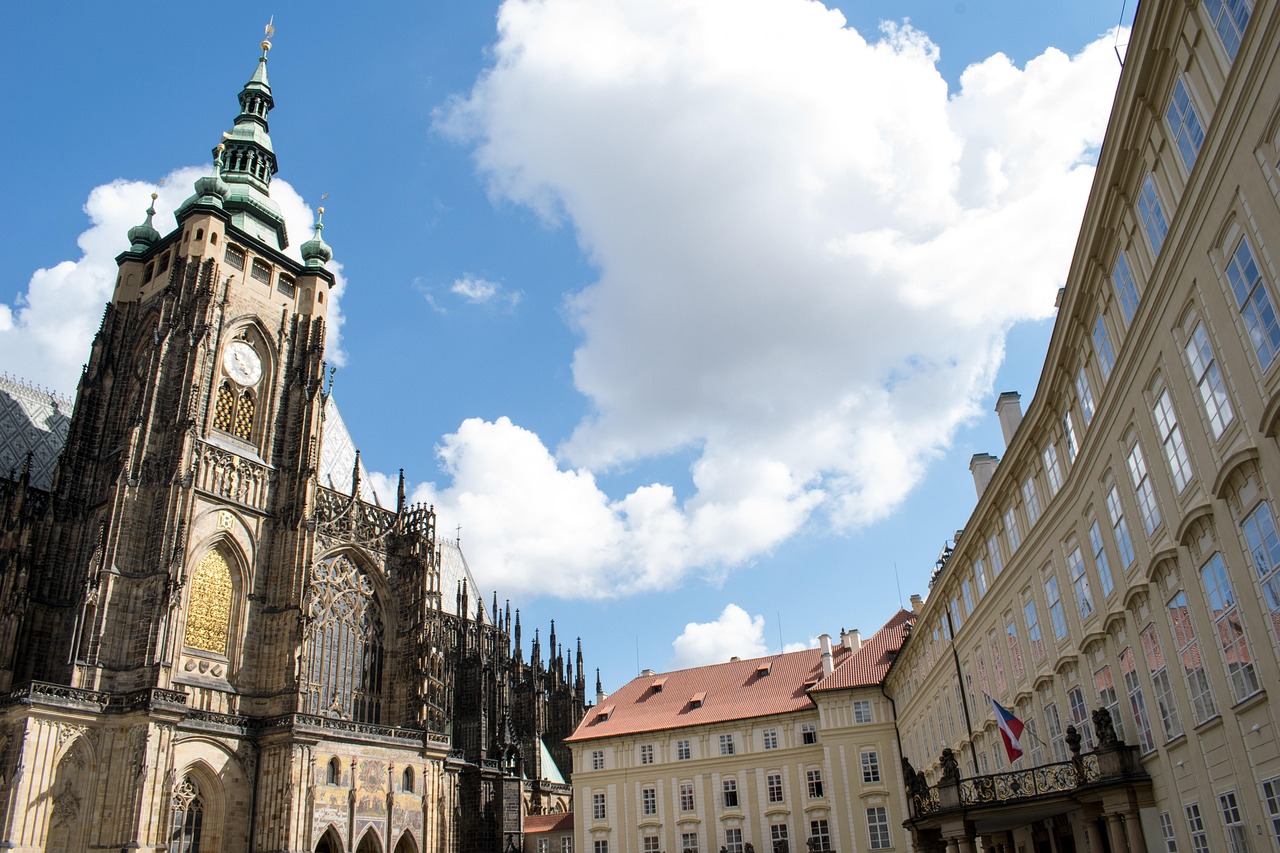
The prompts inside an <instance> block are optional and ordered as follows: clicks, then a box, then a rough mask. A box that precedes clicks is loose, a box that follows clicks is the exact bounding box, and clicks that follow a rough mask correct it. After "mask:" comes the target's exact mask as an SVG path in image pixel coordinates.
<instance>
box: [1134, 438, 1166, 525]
mask: <svg viewBox="0 0 1280 853" xmlns="http://www.w3.org/2000/svg"><path fill="white" fill-rule="evenodd" d="M1127 460H1128V464H1129V480H1130V482H1132V483H1133V493H1134V494H1135V495H1136V496H1137V498H1138V509H1139V510H1140V511H1141V512H1142V524H1143V526H1144V527H1146V529H1147V535H1148V536H1150V535H1151V534H1152V532H1154V531H1155V529H1156V527H1158V526H1159V525H1160V507H1158V506H1156V491H1155V488H1154V487H1153V486H1152V485H1151V477H1150V475H1149V474H1148V473H1147V460H1146V459H1145V458H1144V457H1143V455H1142V445H1140V444H1138V442H1137V440H1136V439H1135V440H1134V442H1133V443H1132V444H1131V445H1129V455H1128V457H1127Z"/></svg>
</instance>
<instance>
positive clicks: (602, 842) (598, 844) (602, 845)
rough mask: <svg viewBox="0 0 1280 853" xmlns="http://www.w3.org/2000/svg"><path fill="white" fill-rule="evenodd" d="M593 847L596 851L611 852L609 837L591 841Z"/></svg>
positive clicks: (597, 852)
mask: <svg viewBox="0 0 1280 853" xmlns="http://www.w3.org/2000/svg"><path fill="white" fill-rule="evenodd" d="M591 849H592V850H594V851H595V853H609V839H607V838H597V839H596V840H595V841H593V842H592V843H591Z"/></svg>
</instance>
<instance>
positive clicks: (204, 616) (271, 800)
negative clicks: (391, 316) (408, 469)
mask: <svg viewBox="0 0 1280 853" xmlns="http://www.w3.org/2000/svg"><path fill="white" fill-rule="evenodd" d="M267 49H269V44H265V43H264V50H263V56H262V59H261V60H260V62H259V64H258V67H257V69H256V71H255V72H254V74H253V76H252V78H251V79H250V81H249V82H248V83H247V84H246V85H245V86H244V88H243V90H242V91H241V93H240V98H239V100H240V108H241V109H240V113H239V115H238V116H237V117H236V120H235V125H234V127H233V129H232V131H231V132H230V133H229V134H226V135H225V137H224V143H223V144H222V145H220V146H219V147H218V149H217V151H216V152H215V153H216V158H217V162H216V165H215V168H214V170H213V174H212V175H210V176H209V177H205V178H201V179H200V180H199V181H197V182H196V192H195V194H194V195H193V196H192V197H191V198H190V199H188V200H187V201H186V202H185V203H184V204H183V205H182V207H181V208H180V209H179V210H178V211H177V216H176V218H177V227H176V228H175V229H174V230H173V231H172V232H171V233H169V234H167V235H164V236H161V235H160V233H159V232H158V231H157V230H156V229H155V228H154V226H153V225H152V216H153V213H154V211H148V215H147V219H146V222H145V223H144V224H143V225H140V226H137V227H135V228H133V229H131V230H130V232H129V240H130V242H131V245H130V248H129V249H128V250H127V251H125V252H123V253H122V254H121V255H120V256H119V258H118V263H119V275H118V278H117V281H116V286H115V291H114V294H113V296H112V299H111V302H110V304H109V305H108V306H107V308H106V311H105V313H104V316H103V320H102V325H101V328H100V329H99V331H98V334H97V336H96V337H95V339H94V342H93V348H92V351H91V353H90V355H89V359H88V363H87V365H86V367H85V370H84V373H83V376H82V378H81V381H80V385H79V389H78V393H77V398H76V402H75V407H74V412H73V414H72V415H71V420H70V424H69V426H68V425H66V424H65V419H64V420H62V421H58V422H57V426H58V427H59V428H60V429H62V430H64V431H65V446H64V448H63V450H62V452H61V456H60V457H59V459H58V463H57V465H56V466H55V467H54V470H53V473H52V477H51V478H50V479H49V482H47V483H45V482H42V481H41V482H33V479H32V477H33V463H32V461H31V460H32V459H33V458H35V457H34V456H29V457H28V461H27V464H26V466H25V468H23V469H22V470H21V471H20V472H15V477H14V478H12V479H7V480H4V481H0V515H2V516H3V521H4V524H3V526H2V527H0V596H2V597H3V600H4V602H5V604H4V606H3V608H0V690H4V691H6V692H5V693H4V694H3V695H0V845H3V846H5V847H6V848H10V849H17V850H29V851H35V850H50V851H62V850H67V851H78V850H86V849H148V850H173V851H184V853H185V851H188V850H196V849H200V850H228V851H233V850H255V851H264V853H266V851H328V853H337V851H348V850H358V851H384V850H385V851H391V850H394V851H397V853H408V851H423V853H426V851H435V853H469V851H499V850H503V849H506V848H507V847H510V846H511V845H513V844H514V845H515V847H516V848H517V849H518V848H519V846H520V837H519V836H520V830H521V824H522V820H523V816H524V815H525V814H526V813H540V812H543V811H557V810H559V811H564V810H565V809H566V808H567V807H568V789H567V786H566V785H565V784H564V782H563V778H562V776H561V773H560V771H561V770H563V772H564V774H566V775H567V774H568V773H569V772H570V769H571V768H570V763H569V762H570V757H569V753H568V748H567V747H566V746H565V744H564V739H565V738H566V737H567V736H568V735H569V734H570V733H571V732H572V731H573V729H574V727H575V726H576V724H577V722H578V720H579V719H580V718H581V716H582V714H583V710H584V703H585V685H584V681H583V672H582V650H581V645H580V644H579V647H578V649H577V659H576V661H575V662H574V663H566V661H565V656H564V653H563V651H562V649H561V647H560V646H559V645H558V644H557V641H556V638H555V628H554V624H553V626H552V629H551V635H550V649H549V653H548V655H547V663H545V664H544V662H543V653H542V649H541V644H540V642H539V641H538V640H537V639H535V641H534V643H533V646H532V654H531V659H530V661H529V662H527V663H526V662H525V661H524V659H523V653H522V651H521V640H520V624H519V614H518V612H517V614H516V616H515V619H514V620H513V619H512V613H511V609H510V605H507V606H506V607H505V608H504V609H502V610H500V609H499V606H498V602H497V597H496V595H495V597H494V600H493V602H492V605H491V606H489V607H486V606H485V604H484V603H483V602H482V601H481V600H479V599H477V598H475V597H474V582H473V581H472V580H471V579H470V577H469V572H468V570H467V569H466V566H465V561H464V560H463V559H462V555H461V550H460V548H459V547H458V544H457V543H455V542H445V541H441V540H438V539H437V537H436V516H435V512H434V510H433V509H432V508H431V507H428V506H413V505H409V504H408V503H407V502H406V500H405V496H404V488H403V478H402V481H401V489H400V494H399V495H398V498H397V501H396V504H395V507H394V508H384V507H381V506H378V505H377V504H376V503H374V502H373V501H371V500H369V499H367V497H365V496H366V495H368V490H367V489H366V488H363V487H362V483H361V476H362V468H361V466H360V463H359V457H358V455H356V456H355V459H354V463H353V464H352V465H351V467H350V468H349V469H348V470H347V472H346V474H345V476H341V475H340V480H341V481H342V482H341V485H336V484H335V481H334V477H333V472H332V471H331V470H328V469H330V468H331V467H332V456H333V453H332V452H330V453H329V455H328V457H326V442H328V445H329V447H330V448H333V447H340V446H342V445H344V444H349V439H348V438H347V437H346V435H345V429H344V428H343V427H342V425H341V420H340V418H339V417H338V416H337V414H336V409H335V408H334V405H333V400H332V399H331V396H330V389H329V388H328V387H327V386H326V375H325V373H326V366H325V362H324V336H325V322H326V311H327V309H328V300H329V295H330V291H331V288H332V287H333V284H334V278H333V275H332V274H331V273H330V272H329V271H328V270H327V269H326V268H325V264H326V263H327V262H328V261H329V259H330V258H331V256H332V253H331V251H330V249H329V247H328V246H327V245H326V244H325V243H324V241H323V240H322V239H321V236H320V226H317V229H316V234H315V236H314V238H313V239H311V240H309V241H307V242H306V243H304V244H303V245H302V247H301V254H302V257H303V263H302V264H299V263H298V262H297V261H295V260H293V259H292V258H290V257H289V256H287V255H286V254H285V253H284V251H283V250H284V249H285V248H286V246H287V245H288V242H287V241H288V237H287V234H286V233H285V225H284V220H283V217H282V216H281V215H280V213H279V210H278V208H277V207H276V205H275V203H274V202H273V201H272V200H271V198H270V192H269V189H270V181H271V177H272V175H273V174H274V172H275V170H276V160H275V154H274V151H273V150H272V147H271V140H270V137H269V136H268V133H267V130H268V125H267V117H268V114H269V112H270V109H271V107H272V105H273V100H272V94H271V88H270V85H269V83H268V81H267V75H266V50H267ZM321 212H323V211H321ZM10 396H11V397H12V395H10ZM20 410H21V407H15V406H9V407H8V408H6V409H5V411H6V412H8V411H20ZM59 438H60V437H59ZM23 440H24V441H28V439H26V438H24V439H23ZM28 443H30V442H29V441H28ZM10 444H13V442H7V443H5V446H9V445H10ZM42 461H43V460H41V459H36V460H35V462H36V463H40V462H42ZM36 467H37V469H38V468H39V465H38V464H37V466H36ZM575 663H576V667H575V665H574V664H575ZM556 764H558V765H559V767H556V766H553V765H556Z"/></svg>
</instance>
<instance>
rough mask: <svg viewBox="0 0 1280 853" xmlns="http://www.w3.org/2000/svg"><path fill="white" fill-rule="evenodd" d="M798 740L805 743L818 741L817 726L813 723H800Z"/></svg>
mask: <svg viewBox="0 0 1280 853" xmlns="http://www.w3.org/2000/svg"><path fill="white" fill-rule="evenodd" d="M800 742H801V743H803V744H805V745H810V744H815V743H817V742H818V727H817V725H815V724H814V723H801V724H800Z"/></svg>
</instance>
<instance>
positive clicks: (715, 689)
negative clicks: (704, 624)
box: [568, 610, 915, 741]
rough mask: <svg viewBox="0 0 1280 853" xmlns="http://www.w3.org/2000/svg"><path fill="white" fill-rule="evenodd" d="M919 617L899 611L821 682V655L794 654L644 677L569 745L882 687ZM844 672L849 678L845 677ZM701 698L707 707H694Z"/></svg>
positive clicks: (807, 704) (594, 715) (590, 715)
mask: <svg viewBox="0 0 1280 853" xmlns="http://www.w3.org/2000/svg"><path fill="white" fill-rule="evenodd" d="M914 619H915V616H914V615H913V614H912V613H910V612H908V611H906V610H900V611H898V613H897V614H896V615H895V616H894V617H893V619H891V620H889V623H888V624H887V625H885V626H884V627H883V628H881V629H880V630H879V631H877V632H876V634H875V636H873V637H872V638H871V639H870V640H868V641H866V642H865V643H863V646H862V649H861V650H860V651H859V652H858V653H857V654H853V653H851V652H850V651H849V650H848V649H847V648H846V647H844V646H843V645H841V646H834V647H832V654H833V663H834V665H835V671H834V672H833V673H832V674H831V675H830V676H828V677H827V678H826V679H823V677H822V652H821V651H820V650H819V649H805V650H803V651H799V652H790V653H788V654H780V655H772V656H770V657H764V658H753V659H750V660H736V661H729V662H728V663H718V664H712V665H710V666H699V667H694V668H692V669H682V670H677V671H675V672H669V673H665V674H663V675H661V676H653V675H642V676H640V677H638V678H634V679H632V680H631V681H629V682H628V683H627V684H625V685H623V686H622V687H621V688H619V689H618V690H617V691H616V692H615V693H613V694H611V695H610V696H609V698H608V699H607V700H606V701H605V702H604V703H602V704H601V706H600V707H599V708H596V709H592V710H590V711H588V712H587V715H586V716H585V717H584V718H583V719H582V722H581V723H580V724H579V725H578V729H577V731H575V732H574V733H573V735H572V736H571V737H569V738H568V740H570V741H585V740H594V739H596V738H604V737H614V736H617V735H625V734H636V733H639V732H650V731H660V730H663V729H677V728H683V727H685V726H699V725H706V724H708V723H720V722H727V721H729V720H742V719H748V718H751V717H764V716H770V715H773V714H786V713H790V712H792V711H800V710H804V709H805V708H812V707H813V702H812V700H810V698H809V695H808V691H809V690H810V689H814V690H831V689H838V688H841V687H857V686H863V685H869V684H879V683H880V679H881V678H883V677H884V673H885V671H886V670H888V668H889V662H890V660H891V658H890V657H889V650H890V649H892V650H893V651H896V650H897V649H898V648H899V647H900V646H901V645H902V638H903V636H904V634H905V631H906V627H905V626H906V625H908V624H909V623H910V622H912V621H914ZM845 670H848V673H847V674H845ZM697 698H701V703H700V704H699V703H698V702H695V701H694V700H695V699H697Z"/></svg>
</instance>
